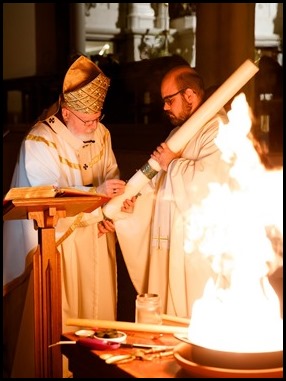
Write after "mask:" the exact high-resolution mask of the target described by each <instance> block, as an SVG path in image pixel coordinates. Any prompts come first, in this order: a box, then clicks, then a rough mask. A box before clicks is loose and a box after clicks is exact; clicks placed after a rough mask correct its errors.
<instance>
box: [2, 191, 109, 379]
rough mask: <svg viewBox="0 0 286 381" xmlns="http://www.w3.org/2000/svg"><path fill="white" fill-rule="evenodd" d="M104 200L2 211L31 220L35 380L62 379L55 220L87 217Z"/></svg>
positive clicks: (26, 203) (68, 200)
mask: <svg viewBox="0 0 286 381" xmlns="http://www.w3.org/2000/svg"><path fill="white" fill-rule="evenodd" d="M104 202H106V199H105V198H104V197H101V196H90V195H89V196H88V197H85V196H83V197H60V198H30V199H15V200H13V201H10V202H9V203H7V204H4V207H3V219H4V221H5V220H19V219H29V220H34V224H35V229H36V230H38V242H39V245H38V247H37V250H36V252H35V254H34V256H33V269H34V271H33V273H34V320H35V326H34V334H35V377H36V378H62V355H61V350H60V346H54V347H52V348H49V345H50V344H54V343H57V342H58V341H59V340H60V338H61V334H62V295H61V258H60V253H59V252H58V251H57V249H56V242H55V227H56V225H57V222H58V219H59V218H65V217H70V216H75V215H76V214H78V213H80V212H86V213H90V212H92V211H93V210H94V209H96V208H98V207H99V206H101V205H102V204H103V203H104Z"/></svg>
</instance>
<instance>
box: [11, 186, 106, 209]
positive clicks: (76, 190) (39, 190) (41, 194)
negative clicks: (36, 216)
mask: <svg viewBox="0 0 286 381" xmlns="http://www.w3.org/2000/svg"><path fill="white" fill-rule="evenodd" d="M85 196H86V197H89V196H93V197H96V196H98V197H99V199H100V201H101V202H100V204H101V205H102V204H105V203H106V202H108V201H109V200H110V197H108V196H106V195H105V194H101V193H96V188H95V187H86V186H78V187H56V186H54V185H40V186H34V187H16V188H11V189H10V190H9V191H8V192H7V193H6V195H5V196H4V198H3V205H6V204H7V203H8V202H9V201H12V200H20V199H26V198H29V199H33V198H46V197H52V198H54V197H85Z"/></svg>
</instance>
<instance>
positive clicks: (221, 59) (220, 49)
mask: <svg viewBox="0 0 286 381" xmlns="http://www.w3.org/2000/svg"><path fill="white" fill-rule="evenodd" d="M282 15H283V4H282V3H250V4H246V3H233V4H228V3H216V4H210V3H203V4H201V3H131V4H127V3H123V4H122V3H120V4H119V3H73V4H72V3H67V4H60V3H59V4H58V3H43V4H40V3H23V4H20V3H4V4H3V106H4V107H3V111H4V112H3V119H4V120H3V126H4V128H3V137H4V138H3V143H4V160H3V162H4V166H3V171H4V182H3V193H6V191H7V190H8V188H9V185H10V181H11V176H12V171H13V168H14V165H15V161H16V157H17V153H18V149H19V144H20V141H21V140H22V138H23V136H24V134H25V133H26V132H27V130H28V129H29V128H30V127H31V125H32V124H33V123H34V121H35V120H36V119H37V117H38V116H39V114H40V113H41V112H42V110H43V109H44V108H46V107H48V106H49V105H50V104H51V103H53V102H54V101H55V100H57V98H58V95H59V93H60V92H61V86H62V81H63V77H64V75H65V72H66V70H67V69H68V67H69V65H70V64H71V63H72V61H73V60H74V59H75V58H76V57H77V56H78V55H80V54H84V55H87V56H89V57H90V58H91V59H92V60H93V61H94V62H96V63H97V64H98V65H99V66H100V67H101V69H102V70H103V71H104V72H105V74H106V75H108V76H109V77H110V78H111V86H110V89H109V92H108V95H107V98H106V102H105V106H104V113H105V119H104V124H105V125H106V127H107V128H109V130H110V131H111V134H112V140H113V147H114V150H115V153H116V155H117V159H118V162H119V166H120V168H121V173H122V178H124V179H128V178H130V177H131V176H132V175H133V174H134V172H135V170H136V169H138V168H140V167H141V165H143V164H144V163H145V162H146V160H147V159H148V158H149V154H150V153H151V151H153V149H154V148H155V147H156V145H157V144H158V143H159V142H161V141H163V140H164V139H165V138H166V136H167V135H168V133H169V131H170V128H171V126H170V125H169V123H168V122H167V121H166V120H165V118H164V115H163V112H162V109H161V99H160V81H161V78H162V76H163V75H164V73H165V72H166V70H168V69H169V68H170V67H172V66H174V65H176V64H177V63H181V62H188V63H189V64H190V65H191V66H193V67H195V68H196V69H197V70H198V71H199V72H200V73H201V75H202V76H203V78H204V80H205V84H206V87H209V88H216V87H218V86H219V85H221V84H222V83H223V82H224V81H225V80H226V79H227V78H228V77H229V76H230V75H231V74H232V73H233V72H234V71H235V70H236V69H237V68H238V67H239V66H240V65H241V64H242V63H243V62H244V61H245V60H246V59H248V58H249V59H252V60H257V59H258V58H260V61H259V62H258V65H259V67H260V71H259V72H258V74H256V76H255V77H254V78H253V79H252V80H251V81H250V82H249V83H248V84H247V85H246V86H245V87H244V88H243V91H244V92H245V93H246V96H247V99H248V102H249V104H250V106H251V107H252V110H253V112H254V116H255V123H254V125H253V129H254V132H255V134H256V136H258V138H259V139H260V140H261V141H263V142H265V145H266V146H267V149H268V151H269V155H270V156H271V158H272V160H274V161H275V162H280V161H282V130H283V128H282V99H283V98H282V70H283V16H282Z"/></svg>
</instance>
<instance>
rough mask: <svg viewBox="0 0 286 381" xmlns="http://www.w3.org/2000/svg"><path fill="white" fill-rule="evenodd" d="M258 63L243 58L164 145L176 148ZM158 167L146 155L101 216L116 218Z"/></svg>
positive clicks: (188, 138)
mask: <svg viewBox="0 0 286 381" xmlns="http://www.w3.org/2000/svg"><path fill="white" fill-rule="evenodd" d="M258 70H259V68H258V66H257V65H256V64H255V63H254V62H252V61H251V60H249V59H247V60H246V61H245V62H244V63H243V64H242V65H241V66H240V67H239V68H238V69H237V70H236V71H235V72H234V73H233V74H232V75H231V76H230V77H229V78H228V79H227V80H226V81H225V82H224V83H223V84H222V85H221V86H220V87H219V88H218V89H217V90H216V91H215V92H214V93H213V94H212V95H211V96H210V97H209V98H208V99H207V100H206V101H205V102H204V103H203V104H202V105H201V106H200V107H199V108H198V109H197V110H196V111H195V112H194V114H192V115H191V116H190V118H189V119H188V120H187V121H186V122H185V123H184V124H182V126H181V127H180V128H179V129H178V131H176V133H175V134H174V135H173V136H171V137H170V139H169V140H168V147H169V148H170V150H171V151H173V152H179V151H180V150H181V149H182V147H184V145H185V144H186V142H188V141H189V140H190V139H192V138H193V136H194V135H195V134H196V133H197V132H198V131H199V129H200V128H201V127H202V126H203V125H204V124H205V123H207V122H208V121H209V120H210V119H211V118H212V117H213V116H214V115H215V114H216V113H217V112H218V111H219V110H220V109H221V108H222V107H224V105H225V104H226V103H227V102H228V101H229V100H230V99H231V98H232V97H234V96H235V95H236V93H237V92H238V91H239V90H240V89H241V88H242V87H243V86H244V85H245V84H246V83H247V82H248V81H249V80H250V79H251V78H252V77H253V76H254V75H255V74H256V73H257V72H258ZM160 169H161V167H160V165H159V164H158V163H157V161H155V160H154V159H152V158H150V159H149V160H148V162H147V163H145V164H144V165H143V166H142V167H141V168H140V169H139V170H138V171H137V172H136V173H135V174H134V175H133V176H132V177H131V179H130V180H129V181H128V182H127V184H126V187H125V192H124V193H123V194H122V195H120V196H117V197H114V198H113V199H111V200H110V201H109V202H108V203H107V204H106V205H105V206H104V207H103V213H104V215H105V217H107V218H110V219H113V220H116V219H117V218H118V216H119V215H120V209H121V207H122V205H123V202H124V201H125V200H126V199H131V198H132V196H135V195H137V194H138V193H139V192H140V190H141V189H142V188H143V186H144V185H146V184H147V183H148V181H150V179H152V178H153V177H154V176H155V175H156V174H157V173H158V172H159V171H160Z"/></svg>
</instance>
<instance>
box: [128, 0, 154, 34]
mask: <svg viewBox="0 0 286 381" xmlns="http://www.w3.org/2000/svg"><path fill="white" fill-rule="evenodd" d="M154 17H155V16H154V10H153V9H152V7H151V3H131V4H129V7H128V15H127V28H128V29H151V28H154Z"/></svg>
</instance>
